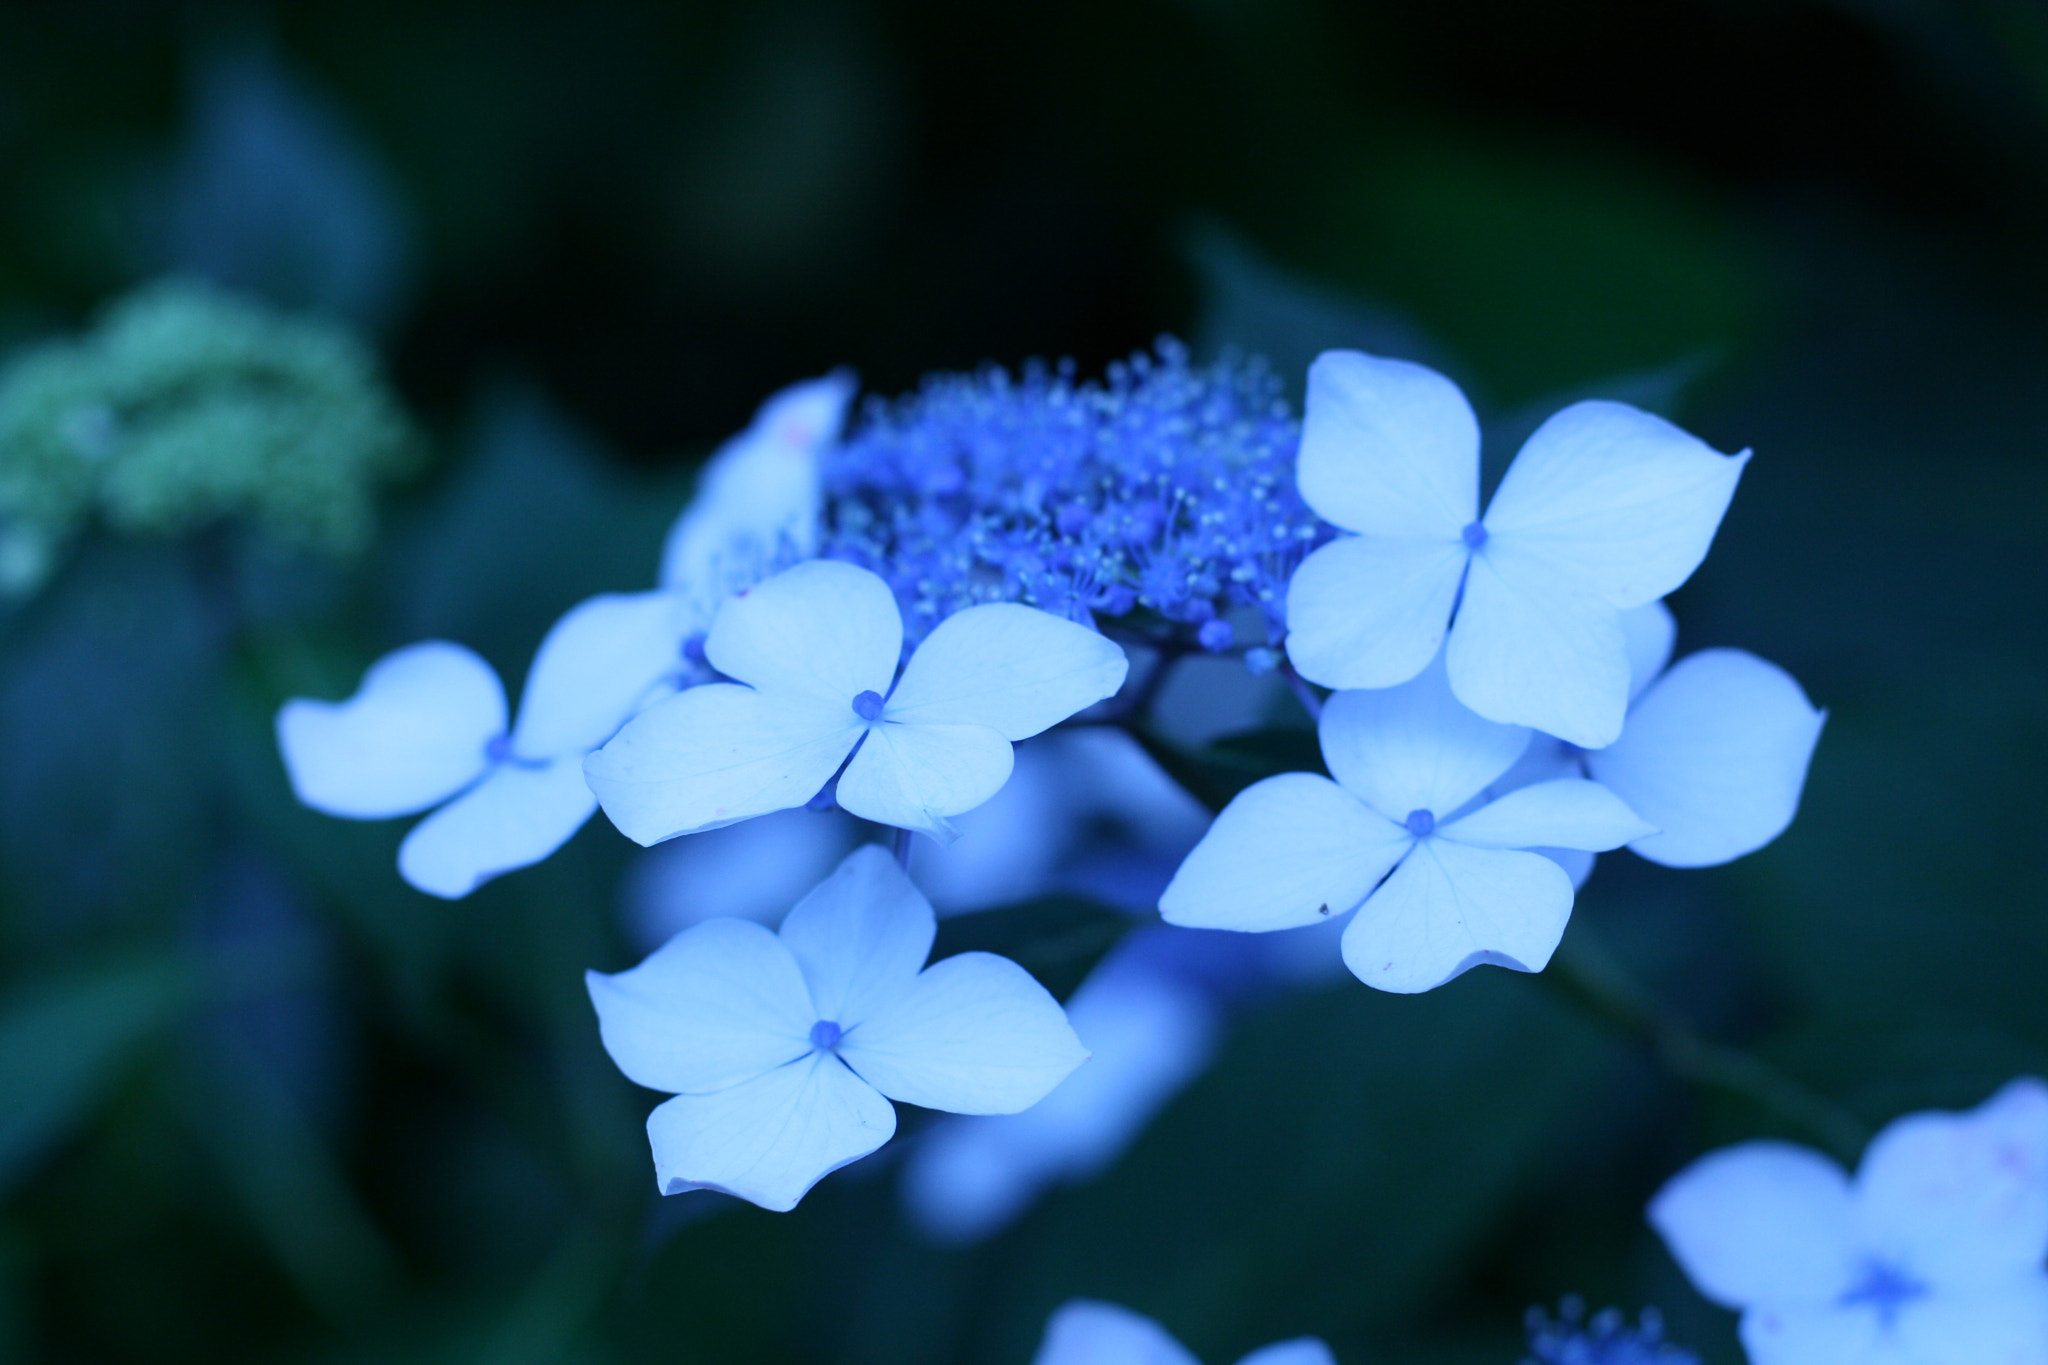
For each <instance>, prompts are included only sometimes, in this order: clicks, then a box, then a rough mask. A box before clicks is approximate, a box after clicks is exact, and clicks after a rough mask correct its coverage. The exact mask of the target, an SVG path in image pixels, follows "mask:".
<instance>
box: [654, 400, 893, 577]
mask: <svg viewBox="0 0 2048 1365" xmlns="http://www.w3.org/2000/svg"><path fill="white" fill-rule="evenodd" d="M856 387H857V385H856V384H855V383H854V379H853V376H852V375H851V374H848V373H845V372H843V371H842V372H839V373H836V374H828V375H826V376H825V377H824V378H822V379H812V380H807V381H805V382H804V383H801V384H791V385H790V386H789V387H788V388H786V389H783V390H782V391H781V392H779V393H777V394H775V395H773V396H772V397H770V398H769V399H768V401H767V402H765V403H763V404H762V405H761V407H760V409H759V411H757V412H756V413H755V414H754V420H753V421H752V422H751V423H749V424H748V426H747V429H746V430H745V431H743V432H741V433H740V434H739V435H737V436H735V437H733V438H732V439H731V440H729V441H727V442H726V443H725V444H724V445H722V446H720V447H719V448H718V450H717V452H716V453H715V454H713V455H712V457H711V458H710V459H709V460H707V461H706V462H705V464H704V469H703V472H702V473H700V474H699V475H698V476H697V494H696V496H695V497H693V498H692V499H691V500H690V505H689V506H687V507H685V508H684V509H683V511H682V515H681V516H679V517H677V518H676V522H675V525H674V526H673V527H671V528H670V529H669V533H668V540H667V543H665V544H664V545H663V546H662V549H661V585H662V587H664V588H669V589H679V590H681V591H683V592H686V593H689V594H691V595H692V597H693V598H695V599H697V600H699V601H702V602H704V603H705V604H706V605H707V606H712V607H715V606H716V605H717V603H718V601H719V600H720V599H721V598H723V597H724V596H725V595H726V594H728V593H731V592H736V591H738V590H739V589H741V588H744V587H746V586H747V585H748V584H750V583H755V582H758V581H759V580H760V579H761V578H762V577H763V576H764V575H765V574H766V573H767V572H768V570H769V568H770V567H771V566H772V565H773V564H774V563H775V562H776V561H777V560H778V559H780V558H782V557H783V556H785V555H786V556H788V557H789V558H791V559H809V558H810V557H811V556H812V555H814V554H816V553H817V546H818V509H819V505H820V504H821V503H822V502H823V500H824V493H823V487H822V481H821V479H820V477H819V473H818V457H819V455H820V453H821V452H822V451H823V450H824V449H825V448H826V447H827V446H829V445H831V444H832V442H833V441H835V440H837V439H838V437H839V429H840V427H841V426H842V425H844V423H845V421H846V406H847V404H848V403H850V402H852V401H853V393H854V389H855V388H856Z"/></svg>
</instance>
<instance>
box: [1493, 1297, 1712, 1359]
mask: <svg viewBox="0 0 2048 1365" xmlns="http://www.w3.org/2000/svg"><path fill="white" fill-rule="evenodd" d="M1528 1325H1529V1354H1528V1355H1527V1356H1524V1357H1523V1359H1522V1365H1700V1358H1699V1357H1698V1356H1696V1355H1694V1354H1693V1353H1692V1352H1691V1351H1687V1350H1684V1349H1682V1348H1680V1347H1677V1346H1674V1345H1672V1344H1671V1343H1670V1342H1668V1341H1666V1340H1664V1319H1663V1318H1662V1317H1661V1316H1660V1315H1659V1314H1658V1312H1657V1310H1656V1309H1654V1308H1645V1309H1644V1310H1643V1314H1642V1319H1641V1323H1640V1325H1638V1326H1634V1327H1631V1326H1630V1325H1629V1323H1628V1319H1626V1318H1624V1317H1623V1316H1622V1315H1621V1312H1620V1310H1618V1309H1614V1308H1603V1309H1601V1310H1600V1311H1599V1312H1598V1313H1595V1314H1594V1315H1593V1317H1592V1320H1591V1321H1587V1319H1586V1305H1585V1304H1584V1303H1582V1302H1580V1301H1579V1300H1578V1299H1576V1298H1569V1299H1566V1300H1565V1301H1564V1302H1563V1303H1562V1304H1560V1305H1558V1310H1557V1317H1556V1318H1554V1319H1553V1318H1552V1317H1551V1316H1550V1315H1549V1314H1548V1313H1545V1312H1544V1311H1543V1310H1542V1309H1540V1308H1532V1309H1530V1310H1529V1324H1528Z"/></svg>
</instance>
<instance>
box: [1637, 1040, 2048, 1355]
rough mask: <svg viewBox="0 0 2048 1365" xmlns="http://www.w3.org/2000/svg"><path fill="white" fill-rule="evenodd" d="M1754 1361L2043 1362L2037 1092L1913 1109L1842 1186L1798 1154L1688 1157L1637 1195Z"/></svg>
mask: <svg viewBox="0 0 2048 1365" xmlns="http://www.w3.org/2000/svg"><path fill="white" fill-rule="evenodd" d="M1649 1212H1650V1222H1651V1224H1652V1225H1653V1226H1655V1228H1656V1229H1657V1231H1658V1232H1659V1233H1661V1234H1662V1235H1663V1237H1664V1241H1665V1244H1666V1245H1667V1246H1669V1247H1670V1248H1671V1254H1672V1255H1673V1256H1674V1257H1675V1258H1677V1260H1678V1263H1679V1265H1680V1266H1682V1267H1683V1268H1684V1270H1685V1273H1686V1274H1687V1275H1688V1276H1690V1277H1691V1279H1692V1282H1693V1284H1694V1286H1695V1287H1696V1288H1698V1289H1699V1291H1700V1292H1701V1293H1702V1294H1704V1295H1705V1296H1706V1297H1708V1298H1709V1299H1712V1300H1713V1301H1714V1302H1715V1303H1718V1304H1721V1305H1723V1306H1725V1307H1728V1308H1733V1309H1737V1310H1739V1311H1740V1312H1741V1313H1742V1341H1743V1345H1744V1346H1745V1347H1746V1348H1747V1349H1748V1351H1749V1358H1750V1360H1751V1361H1753V1362H1754V1363H1755V1365H2043V1362H2048V1274H2044V1273H2043V1270H2042V1260H2043V1258H2044V1256H2048V1086H2044V1085H2043V1084H2042V1083H2041V1082H2040V1081H2038V1080H2035V1079H2032V1078H2030V1077H2029V1078H2022V1079H2020V1080H2016V1081H2014V1082H2012V1083H2011V1084H2009V1085H2007V1086H2006V1087H2005V1088H2004V1089H2002V1090H2000V1091H1999V1092H1998V1093H1997V1094H1996V1095H1994V1096H1992V1097H1991V1099H1990V1100H1988V1101H1986V1102H1985V1103H1984V1104H1983V1105H1980V1106H1979V1107H1978V1108H1976V1109H1974V1110H1971V1111H1970V1112H1968V1113H1963V1114H1953V1113H1942V1112H1928V1113H1920V1114H1909V1115H1907V1116H1906V1117H1904V1118H1902V1119H1898V1120H1896V1121H1894V1122H1893V1123H1891V1124H1890V1125H1889V1126H1887V1127H1886V1128H1885V1130H1884V1131H1883V1132H1881V1133H1879V1134H1878V1135H1877V1137H1876V1139H1875V1140H1874V1141H1872V1142H1871V1144H1870V1147H1869V1149H1868V1150H1866V1151H1865V1152H1864V1154H1863V1162H1862V1165H1861V1166H1860V1167H1858V1169H1857V1172H1856V1175H1855V1178H1854V1179H1853V1180H1852V1179H1851V1178H1850V1177H1849V1176H1848V1175H1847V1174H1846V1173H1845V1172H1844V1171H1843V1170H1842V1169H1841V1168H1840V1167H1839V1166H1837V1165H1836V1164H1835V1163H1834V1162H1832V1161H1830V1160H1828V1159H1827V1158H1826V1157H1824V1156H1822V1155H1820V1154H1819V1153H1818V1152H1813V1151H1809V1150H1808V1149H1806V1148H1804V1147H1797V1146H1793V1145H1792V1144H1790V1143H1784V1142H1746V1143H1742V1144H1740V1145H1739V1146H1735V1147H1729V1148H1725V1149H1723V1150H1721V1151H1718V1152H1714V1153H1711V1154H1709V1155H1707V1156H1704V1157H1702V1158H1700V1159H1699V1160H1698V1161H1696V1162H1694V1163H1693V1164H1692V1165H1691V1166H1688V1167H1687V1168H1686V1169H1685V1170H1683V1171H1681V1172H1679V1173H1678V1175H1677V1176H1675V1177H1673V1179H1672V1180H1671V1182H1670V1183H1669V1184H1667V1185H1666V1186H1665V1187H1664V1188H1663V1189H1662V1190H1660V1191H1658V1193H1657V1197H1656V1198H1655V1199H1653V1200H1652V1201H1651V1202H1650V1211H1649Z"/></svg>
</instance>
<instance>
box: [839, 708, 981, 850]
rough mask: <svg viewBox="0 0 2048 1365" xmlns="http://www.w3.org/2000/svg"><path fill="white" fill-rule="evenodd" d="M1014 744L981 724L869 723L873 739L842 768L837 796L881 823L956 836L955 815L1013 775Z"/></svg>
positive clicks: (943, 839) (939, 835)
mask: <svg viewBox="0 0 2048 1365" xmlns="http://www.w3.org/2000/svg"><path fill="white" fill-rule="evenodd" d="M1015 762H1016V751H1015V750H1013V749H1012V748H1011V747H1010V741H1009V740H1007V739H1004V738H1003V737H1002V736H1001V735H999V734H997V733H996V732H995V731H994V730H991V729H988V728H987V727H986V726H981V725H897V724H893V723H891V722H888V721H884V722H882V723H881V724H879V725H875V726H871V727H870V728H869V729H868V738H867V743H865V744H863V745H861V746H860V752H859V753H857V754H855V755H854V756H853V761H852V762H851V763H849V764H847V765H846V771H845V772H844V773H841V774H840V776H839V804H840V805H841V806H842V807H844V808H845V809H847V810H849V811H851V812H853V813H854V814H855V815H858V816H860V817H861V818H862V819H863V820H873V821H875V822H876V823H877V824H883V825H894V826H896V828H898V829H915V830H922V831H924V832H925V833H926V834H929V835H931V836H932V837H933V838H935V839H937V840H939V841H940V842H941V843H951V842H952V840H953V838H954V832H953V827H952V825H950V824H948V823H947V820H946V817H947V816H949V815H959V814H961V813H962V812H964V811H970V810H973V809H974V808H975V807H976V806H978V805H980V804H981V803H982V802H984V801H986V800H988V799H989V798H990V797H991V796H994V795H995V794H996V793H997V792H999V791H1001V790H1002V788H1003V783H1005V782H1007V781H1009V780H1010V768H1011V766H1012V765H1013V764H1014V763H1015Z"/></svg>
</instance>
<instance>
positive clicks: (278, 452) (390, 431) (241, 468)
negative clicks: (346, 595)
mask: <svg viewBox="0 0 2048 1365" xmlns="http://www.w3.org/2000/svg"><path fill="white" fill-rule="evenodd" d="M417 443H418V437H417V435H416V433H415V432H414V430H413V428H412V426H411V424H410V422H409V421H408V420H407V419H406V416H405V414H404V411H403V410H402V409H401V408H400V406H399V403H398V400H397V398H396V396H395V395H394V394H393V393H392V391H391V389H390V386H389V385H388V384H386V383H385V381H384V379H383V376H382V374H381V373H380V371H379V368H378V365H377V361H376V358H375V356H374V355H373V354H372V353H371V352H370V350H369V349H368V348H367V347H365V346H363V345H362V344H360V343H359V342H358V341H356V339H355V338H354V337H352V336H351V335H350V334H349V333H347V332H346V331H344V330H342V329H341V328H339V327H336V326H335V325H333V324H332V323H328V322H325V321H321V320H318V319H314V318H309V317H294V316H287V315H285V314H282V313H279V312H277V311H275V310H273V309H271V308H269V307H268V306H266V305H264V304H262V303H260V302H257V301H256V300H254V299H249V298H244V297H242V296H239V295H236V294H231V293H227V292H225V291H222V290H220V289H216V288H214V287H212V286H208V285H203V284H199V283H196V282H191V281H179V280H172V281H166V282H163V283H160V284H156V285H152V286H150V287H149V288H147V289H144V290H142V291H140V292H138V293H136V294H133V295H131V296H129V297H128V298H126V299H124V300H122V301H121V302H120V303H118V304H116V305H115V306H114V307H113V309H112V310H110V311H109V312H108V314H107V315H106V317H105V319H104V320H103V321H102V322H101V323H100V324H99V326H98V327H97V328H95V329H94V330H93V331H92V332H91V333H89V334H88V335H86V336H85V337H83V338H81V339H79V340H77V341H72V342H55V343H50V344H47V345H44V346H41V347H37V348H35V349H32V350H30V351H28V352H27V353H25V354H24V355H23V356H22V357H21V358H20V359H18V360H16V361H15V362H14V363H13V364H11V365H10V366H9V367H8V368H7V370H6V371H5V373H4V374H0V590H5V591H8V592H11V593H15V594H22V593H27V592H30V591H33V590H34V589H35V588H36V587H37V586H38V585H39V584H40V583H41V582H42V581H43V579H44V578H45V577H46V576H47V575H48V574H49V572H50V571H51V569H52V568H54V567H55V564H56V556H57V552H58V550H59V548H60V547H61V546H62V545H63V543H64V542H65V540H67V539H68V538H69V537H70V536H71V535H72V534H74V533H75V532H76V531H78V530H79V529H80V528H81V527H82V526H83V525H84V524H85V522H86V521H87V519H88V518H90V517H92V516H94V515H97V516H99V517H100V518H102V519H103V520H104V521H105V523H106V524H107V525H109V526H112V527H113V528H115V529H117V530H121V531H129V532H146V533H152V534H182V533H184V532H187V531H192V530H198V529H200V528H202V527H205V526H207V525H209V524H211V523H213V522H215V521H217V520H220V519H222V518H225V517H244V518H248V519H249V520H251V521H253V522H254V523H255V524H257V525H259V526H261V527H262V528H263V529H265V530H266V531H268V532H269V533H271V534H272V535H273V536H275V537H277V538H278V539H280V540H283V541H285V542H288V543H293V544H301V545H307V546H311V547H313V548H316V549H320V550H324V551H329V552H335V553H340V552H346V551H351V550H356V549H359V548H361V547H362V546H363V545H364V544H365V543H367V541H368V540H369V537H370V531H371V527H372V524H373V521H374V517H373V514H372V502H371V499H372V495H373V494H374V492H375V491H376V488H377V486H378V485H379V484H381V483H383V482H385V481H387V480H389V479H391V478H393V477H395V476H396V475H398V474H400V473H402V472H404V471H405V470H406V469H407V468H408V467H410V465H411V464H412V462H413V456H414V454H415V451H416V448H417Z"/></svg>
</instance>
